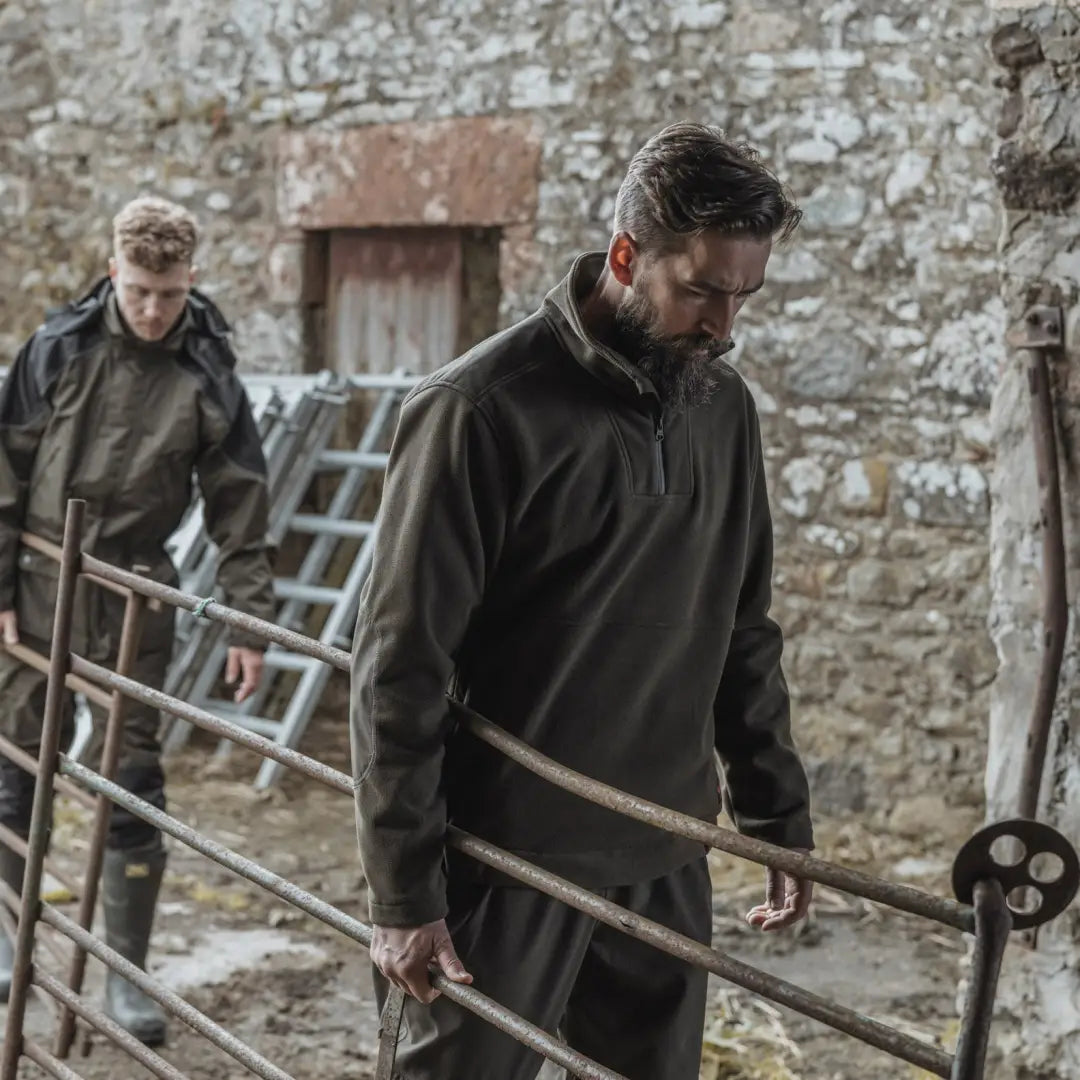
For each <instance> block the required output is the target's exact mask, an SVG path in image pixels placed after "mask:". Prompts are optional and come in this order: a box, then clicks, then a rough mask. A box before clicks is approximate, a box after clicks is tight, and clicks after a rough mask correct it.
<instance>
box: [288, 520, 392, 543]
mask: <svg viewBox="0 0 1080 1080" xmlns="http://www.w3.org/2000/svg"><path fill="white" fill-rule="evenodd" d="M289 528H290V529H292V530H293V532H298V533H312V534H316V535H321V536H340V537H342V538H343V539H354V540H363V539H364V537H366V536H369V535H370V534H371V531H372V529H374V528H375V523H374V522H373V521H350V520H349V519H347V518H331V517H323V516H322V515H321V514H293V516H292V518H291V519H290V520H289Z"/></svg>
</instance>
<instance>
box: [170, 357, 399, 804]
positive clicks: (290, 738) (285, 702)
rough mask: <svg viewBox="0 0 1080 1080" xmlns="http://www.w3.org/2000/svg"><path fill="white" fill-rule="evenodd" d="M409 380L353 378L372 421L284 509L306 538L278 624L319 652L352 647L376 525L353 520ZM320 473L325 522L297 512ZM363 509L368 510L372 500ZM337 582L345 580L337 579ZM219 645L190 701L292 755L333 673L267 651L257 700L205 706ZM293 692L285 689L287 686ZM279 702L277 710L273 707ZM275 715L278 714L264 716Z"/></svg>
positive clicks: (315, 468)
mask: <svg viewBox="0 0 1080 1080" xmlns="http://www.w3.org/2000/svg"><path fill="white" fill-rule="evenodd" d="M417 381H418V380H416V379H415V378H412V377H409V376H405V375H403V374H401V373H396V374H394V375H388V376H377V375H368V376H355V377H353V378H351V379H350V380H349V385H350V386H351V387H352V388H353V389H362V390H369V391H374V392H375V394H376V398H375V403H374V407H373V409H372V412H371V416H370V419H369V420H368V422H367V425H366V427H365V429H364V431H363V434H362V436H361V438H360V441H359V443H358V444H357V446H356V447H355V449H352V450H333V449H329V448H328V447H327V446H326V444H325V443H324V444H323V445H322V446H321V447H320V448H319V450H318V452H317V453H314V454H313V456H311V458H310V459H309V460H308V462H307V464H306V469H305V472H306V474H307V483H305V485H304V487H303V489H302V490H300V491H299V493H298V495H297V497H296V499H295V500H292V499H290V500H289V513H288V516H287V518H284V517H283V518H280V519H279V520H280V527H281V533H280V535H281V537H284V535H285V534H286V533H293V534H299V535H302V536H305V537H307V538H310V543H309V546H308V548H307V551H306V553H305V555H304V558H303V560H302V562H301V565H300V568H299V570H298V572H297V575H296V577H295V578H281V577H278V578H275V581H274V592H275V596H276V598H277V600H278V601H279V605H280V606H279V608H278V613H277V618H276V621H277V623H278V624H279V625H281V626H285V627H288V628H290V629H295V630H301V631H303V632H305V633H308V634H310V635H311V636H313V637H317V638H318V640H320V641H322V642H323V643H325V644H331V645H336V646H338V647H344V648H348V647H349V644H350V642H351V638H352V631H353V625H354V623H355V621H356V613H357V610H358V607H359V602H360V593H361V590H362V588H363V585H364V582H365V581H366V580H367V577H368V573H369V571H370V569H371V561H372V555H373V551H374V533H375V521H374V520H367V521H363V520H357V509H358V507H359V506H360V505H361V502H362V501H363V500H364V496H365V495H366V494H367V493H368V491H369V487H370V486H371V484H372V483H373V482H374V481H381V478H382V475H383V473H384V471H385V469H386V462H387V456H388V455H387V449H388V447H389V443H390V440H391V437H392V435H393V429H394V424H395V423H396V420H397V413H398V407H399V406H400V404H401V400H402V398H403V397H404V396H405V394H406V393H407V392H408V391H409V390H410V389H411V388H412V387H413V386H415V385H416V382H417ZM316 473H322V474H336V475H337V476H338V483H337V487H336V490H335V491H334V494H333V496H332V497H331V499H330V502H329V505H328V507H327V510H326V513H324V514H306V513H299V512H298V511H297V506H298V505H299V502H300V501H301V500H302V498H303V494H304V492H305V491H306V489H307V485H308V484H310V481H311V478H312V476H314V475H315V474H316ZM368 502H370V503H372V504H374V499H369V500H368ZM350 551H353V552H354V554H352V555H351V556H348V567H347V570H346V571H345V574H344V581H343V582H342V583H341V584H340V585H331V584H328V583H327V580H326V579H327V575H328V572H329V571H330V570H331V567H334V566H337V567H338V568H339V571H340V564H341V561H342V555H343V554H344V555H348V552H350ZM337 580H339V581H340V580H341V578H340V573H339V576H338V579H337ZM225 652H226V647H225V644H224V639H223V638H222V639H219V641H218V642H217V646H216V648H215V649H214V650H213V651H212V652H211V653H209V654H208V656H207V660H206V663H205V664H203V665H202V667H201V669H200V672H199V676H198V677H197V678H196V679H195V680H193V681H192V684H191V691H192V692H191V694H190V696H189V697H188V699H187V700H190V701H192V702H193V703H194V704H196V705H199V706H200V707H202V708H205V709H208V710H210V711H211V712H215V713H218V714H219V715H221V716H224V717H226V718H227V719H229V720H232V721H234V722H235V723H238V724H241V725H243V726H244V727H247V728H248V729H249V730H252V731H256V732H258V733H259V734H261V735H265V736H267V737H268V738H272V739H274V740H275V741H276V742H278V743H279V744H280V745H283V746H287V747H290V748H295V747H296V746H297V745H298V744H299V742H300V739H301V738H302V736H303V733H304V731H305V730H306V728H307V725H308V723H309V722H310V720H311V716H312V714H313V713H314V711H315V709H316V707H317V705H318V703H319V700H320V699H321V697H322V694H323V691H324V690H325V687H326V684H327V681H328V679H329V676H330V669H329V668H328V667H327V666H326V665H325V664H320V663H318V662H317V661H316V660H314V659H312V658H311V657H307V656H302V655H298V654H295V653H290V652H288V651H286V650H284V649H282V648H280V647H278V646H275V645H272V646H271V647H270V648H269V649H268V650H267V652H266V657H265V671H264V674H263V679H262V682H261V684H260V686H259V688H258V689H257V690H256V692H255V693H254V694H253V695H252V696H251V697H250V698H249V699H248V700H247V701H245V702H243V703H242V704H240V705H237V704H235V703H234V702H232V701H227V700H222V699H220V698H213V697H211V696H210V695H211V693H212V691H213V689H214V686H215V684H216V683H217V681H218V679H219V677H220V674H221V670H222V667H223V665H224V661H225ZM293 683H294V685H291V687H290V684H293ZM272 703H276V706H277V707H273V708H271V707H270V706H271V704H272ZM268 711H272V712H273V713H275V714H279V715H273V716H270V715H266V713H267V712H268ZM186 738H187V725H185V724H183V722H182V721H175V722H174V724H173V727H172V729H171V731H170V734H169V738H168V740H167V741H166V747H167V748H168V749H176V748H177V747H178V746H180V745H182V743H183V742H184V740H186ZM279 775H280V767H279V766H278V765H277V763H275V762H273V761H269V760H266V761H264V762H263V764H262V766H261V768H260V770H259V773H258V776H257V777H256V780H255V786H256V787H257V788H267V787H270V786H272V785H273V784H274V783H275V782H276V780H277V779H278V776H279Z"/></svg>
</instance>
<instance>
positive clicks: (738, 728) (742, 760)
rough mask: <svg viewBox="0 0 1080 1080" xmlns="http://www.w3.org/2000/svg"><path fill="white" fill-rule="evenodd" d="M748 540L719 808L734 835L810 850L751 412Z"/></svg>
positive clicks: (719, 736) (725, 685)
mask: <svg viewBox="0 0 1080 1080" xmlns="http://www.w3.org/2000/svg"><path fill="white" fill-rule="evenodd" d="M751 420H752V425H751V438H752V439H753V441H754V444H755V445H754V446H753V447H752V454H753V455H754V457H755V468H754V470H753V478H752V489H751V510H750V530H749V538H748V539H749V542H748V545H747V553H746V562H745V565H744V569H743V582H742V589H741V591H740V594H739V604H738V609H737V612H736V616H735V625H734V629H733V631H732V636H731V645H730V648H729V651H728V655H727V660H726V662H725V665H724V673H723V676H722V678H721V682H720V689H719V692H718V694H717V696H716V703H715V706H714V717H715V725H716V750H717V753H718V755H719V758H720V763H721V766H722V772H723V787H722V794H723V800H724V808H725V810H727V812H728V814H729V815H730V816H731V818H732V820H733V821H734V822H735V826H736V828H737V829H738V830H739V832H741V833H744V834H746V835H747V836H752V837H754V838H756V839H758V840H766V841H768V842H770V843H773V844H779V845H781V846H783V847H790V848H807V849H810V848H812V847H813V846H814V835H813V829H812V826H811V822H810V791H809V785H808V784H807V779H806V772H805V770H804V769H803V765H802V761H801V760H800V758H799V755H798V752H797V751H796V749H795V745H794V743H793V741H792V737H791V702H790V698H789V695H788V688H787V683H786V681H785V679H784V673H783V670H782V668H781V662H780V661H781V654H782V653H783V648H784V639H783V634H782V633H781V630H780V627H779V626H777V624H776V623H775V622H774V621H773V620H772V619H771V618H770V617H769V607H770V604H771V601H772V566H773V532H772V517H771V515H770V513H769V497H768V493H767V491H766V484H765V470H764V466H763V464H762V460H761V459H762V454H761V436H760V432H759V430H758V425H757V419H756V416H755V415H754V414H753V409H752V407H751Z"/></svg>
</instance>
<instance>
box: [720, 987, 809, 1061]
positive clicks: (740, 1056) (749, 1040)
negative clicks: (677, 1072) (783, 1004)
mask: <svg viewBox="0 0 1080 1080" xmlns="http://www.w3.org/2000/svg"><path fill="white" fill-rule="evenodd" d="M800 1056H801V1055H800V1053H799V1048H798V1047H797V1046H796V1045H795V1043H793V1042H792V1041H791V1038H790V1037H789V1036H788V1034H787V1031H786V1030H785V1029H784V1025H783V1022H782V1021H781V1018H780V1012H779V1010H778V1009H776V1008H774V1007H773V1006H772V1005H770V1004H768V1003H767V1002H765V1001H760V1000H758V999H757V998H755V997H753V996H752V995H750V994H747V993H745V992H743V991H740V990H721V991H720V992H719V993H718V994H717V997H716V1004H715V1006H714V1009H713V1014H712V1017H711V1019H710V1022H709V1024H708V1026H707V1027H706V1030H705V1041H704V1045H703V1048H702V1054H701V1080H801V1078H800V1076H799V1074H798V1073H797V1072H794V1071H793V1069H792V1063H794V1062H797V1061H798V1060H799V1058H800Z"/></svg>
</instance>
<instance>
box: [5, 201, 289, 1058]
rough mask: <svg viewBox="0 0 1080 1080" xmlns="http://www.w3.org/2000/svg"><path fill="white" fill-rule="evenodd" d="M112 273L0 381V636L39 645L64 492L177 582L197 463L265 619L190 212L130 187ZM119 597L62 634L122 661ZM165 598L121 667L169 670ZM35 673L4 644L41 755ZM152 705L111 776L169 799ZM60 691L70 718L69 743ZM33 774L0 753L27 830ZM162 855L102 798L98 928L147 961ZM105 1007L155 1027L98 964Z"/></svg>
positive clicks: (128, 556)
mask: <svg viewBox="0 0 1080 1080" xmlns="http://www.w3.org/2000/svg"><path fill="white" fill-rule="evenodd" d="M113 242H114V248H113V256H112V258H111V259H110V260H109V276H108V277H106V278H103V279H102V280H101V281H100V282H98V284H97V285H96V286H95V287H94V288H93V290H92V291H91V292H90V293H88V294H87V295H86V296H84V297H83V298H82V299H81V300H77V301H75V302H74V303H72V304H69V305H68V306H67V307H65V308H63V309H61V310H60V311H58V312H56V313H55V314H53V315H51V316H50V317H49V318H47V319H46V320H45V322H44V324H43V325H42V326H40V327H39V328H38V329H37V331H36V332H35V333H34V334H33V335H32V337H31V338H30V340H29V341H28V342H27V343H26V345H25V346H24V347H23V348H22V349H21V350H20V351H19V354H18V356H17V357H16V359H15V362H14V364H13V365H12V368H11V371H10V372H9V373H8V376H7V379H6V380H5V382H4V386H3V391H2V392H0V636H2V640H3V642H4V643H5V644H13V643H16V642H19V641H20V640H21V641H22V642H23V643H24V644H25V645H28V646H30V647H31V648H33V649H35V650H36V651H38V652H41V653H48V651H49V640H50V637H51V633H52V622H53V606H54V604H55V602H56V585H57V576H58V567H57V565H56V563H55V562H53V561H52V560H50V559H49V558H48V557H47V556H45V555H42V554H41V553H39V552H37V551H35V550H33V549H31V548H27V547H22V546H21V545H20V542H19V534H20V533H21V532H22V531H24V530H25V531H27V532H32V533H36V534H38V535H39V536H43V537H45V539H47V540H53V541H59V540H61V539H62V535H63V529H64V516H65V508H66V504H67V500H68V499H71V498H77V499H85V500H86V517H85V532H84V536H83V550H84V551H87V552H89V553H90V554H93V555H97V556H98V557H99V558H102V559H105V560H106V561H108V562H112V563H115V564H118V565H120V566H122V567H124V568H131V567H133V566H136V565H140V564H142V565H145V566H146V567H148V568H149V570H148V573H149V576H150V577H153V578H155V579H156V580H158V581H164V582H166V583H169V584H173V585H175V584H176V582H177V578H176V571H175V569H174V568H173V566H172V564H171V562H170V561H169V557H168V555H167V554H166V551H165V542H166V540H168V538H169V536H170V535H171V534H172V533H173V532H174V531H175V529H176V527H177V526H178V525H179V523H180V519H181V518H182V517H183V515H184V512H185V511H186V510H187V508H188V505H189V503H190V502H191V494H192V478H193V476H197V477H198V482H199V487H200V489H201V491H202V495H203V503H204V517H205V520H206V525H207V528H208V530H209V532H210V535H211V537H212V539H213V540H214V542H215V543H216V545H217V548H218V553H219V560H218V582H219V584H220V585H221V586H222V589H223V591H224V594H225V600H226V603H228V604H230V605H232V606H233V607H237V608H240V609H241V610H243V611H246V612H249V613H250V614H252V615H257V616H259V617H261V618H264V619H273V617H274V597H273V578H272V575H271V567H270V561H269V546H268V542H267V505H268V499H267V488H266V463H265V461H264V460H263V453H262V444H261V442H260V439H259V432H258V429H257V428H256V426H255V421H254V418H253V417H252V415H251V407H250V405H249V404H248V400H247V396H246V395H245V393H244V389H243V386H242V385H241V384H240V380H239V378H238V377H237V375H236V372H235V371H234V368H235V366H236V357H235V356H234V355H233V352H232V349H231V347H230V345H229V339H228V325H227V324H226V322H225V319H224V318H223V317H222V315H221V312H220V311H218V309H217V308H216V307H215V306H214V304H213V303H212V302H211V301H210V299H209V298H208V297H207V296H205V295H203V294H202V293H200V292H199V291H198V290H196V289H194V288H193V287H192V283H193V281H194V279H195V267H194V265H193V258H194V254H195V249H196V245H197V243H198V231H197V227H196V223H195V219H194V218H193V217H192V215H191V214H190V213H189V212H188V211H187V210H186V209H184V208H183V207H182V206H178V205H176V204H175V203H171V202H168V201H166V200H164V199H157V198H149V197H148V198H141V199H136V200H135V201H133V202H131V203H129V204H128V205H127V206H125V207H124V208H123V209H122V210H121V211H120V213H119V214H118V215H117V216H116V218H115V220H114V222H113ZM123 615H124V600H123V598H122V597H120V596H117V595H115V594H113V593H111V592H107V591H105V590H104V589H101V588H99V587H95V586H88V585H87V583H86V582H81V583H80V585H79V589H78V591H77V593H76V603H75V615H74V621H73V628H72V650H73V651H74V652H76V653H78V654H79V655H81V656H84V657H87V658H89V659H91V660H95V661H97V662H98V663H102V664H105V665H107V666H113V665H114V663H115V661H116V656H117V650H118V648H119V645H120V629H121V625H122V623H123ZM173 619H174V613H173V610H172V609H171V608H164V609H163V610H162V611H159V612H152V611H147V613H146V616H145V619H144V621H143V633H142V638H141V642H140V648H139V652H138V655H137V657H136V659H135V662H134V664H133V666H132V670H131V675H132V677H133V678H135V679H138V680H139V681H140V682H142V683H145V684H148V685H149V686H152V687H160V686H161V685H162V683H163V682H164V679H165V672H166V669H167V667H168V664H169V660H170V657H171V654H172V644H173ZM229 645H230V648H229V652H228V662H227V671H226V677H227V679H228V680H229V681H232V682H239V686H238V688H237V690H236V699H237V700H238V701H242V700H243V699H244V698H245V697H247V696H248V695H250V694H251V693H252V691H253V690H254V689H255V687H256V685H257V683H258V681H259V677H260V673H261V671H262V665H263V649H264V645H263V643H262V642H261V641H260V640H259V639H258V638H254V637H251V636H249V635H245V634H241V633H235V632H232V633H231V634H230V641H229ZM45 683H46V679H45V676H44V675H42V674H41V673H40V672H38V671H35V670H33V669H32V668H28V667H25V666H24V665H23V664H21V663H20V662H19V661H18V660H17V659H16V658H15V657H13V656H12V655H10V654H7V653H0V732H2V733H3V734H4V735H5V736H7V738H8V739H10V740H11V741H12V742H14V743H15V744H16V745H18V746H20V747H22V748H23V749H25V750H28V751H30V752H31V753H32V754H33V755H34V756H35V757H36V756H37V753H38V747H39V744H40V741H41V727H42V714H43V711H44V707H45ZM92 711H94V712H95V720H96V721H98V723H96V724H95V731H94V735H95V737H94V739H93V740H92V741H91V746H90V750H89V756H90V758H91V761H92V762H93V761H95V760H96V758H97V757H98V756H99V755H100V751H101V748H102V742H103V739H102V736H103V734H104V728H103V724H102V723H101V721H103V719H104V711H103V710H101V709H99V708H98V707H97V706H94V707H93V709H92ZM159 719H160V717H159V713H158V711H157V710H156V709H152V708H150V707H149V706H147V705H143V704H140V703H139V702H136V701H128V704H127V714H126V717H125V724H124V733H123V734H124V739H123V744H122V747H121V754H120V764H119V768H118V770H117V776H116V779H117V782H118V783H119V784H121V785H122V786H123V787H125V788H127V789H128V790H129V791H131V792H133V793H134V794H136V795H138V796H140V797H141V798H143V799H145V800H147V801H148V802H150V803H153V804H154V805H155V806H158V807H160V808H162V809H163V808H164V806H165V794H164V783H165V777H164V774H163V772H162V768H161V744H160V742H159V741H158V725H159ZM72 728H73V711H72V708H71V702H70V700H69V701H66V702H65V709H64V716H63V734H62V739H63V740H64V741H63V742H62V743H61V745H62V746H63V745H66V741H67V740H68V739H69V738H70V735H71V732H72ZM33 796H34V778H33V777H32V776H31V775H30V774H29V773H26V772H24V771H23V770H22V769H21V768H20V767H19V766H18V765H16V764H15V763H14V762H12V761H9V760H7V759H6V758H2V757H0V822H2V823H3V824H5V825H6V826H8V828H10V829H13V830H14V831H15V832H16V833H18V834H19V835H20V836H22V837H24V838H25V837H26V835H27V832H28V829H29V825H30V811H31V807H32V804H33ZM23 871H24V864H23V859H22V857H21V856H20V855H19V854H17V853H16V852H15V851H12V850H11V849H10V848H7V847H4V846H0V877H2V878H3V880H4V881H6V882H7V883H8V885H10V886H11V887H12V888H13V889H14V890H15V891H16V892H18V891H19V890H20V889H21V887H22V879H23ZM164 872H165V847H164V845H163V843H162V837H161V833H160V832H159V831H158V830H157V829H156V828H154V827H153V826H152V825H148V824H147V823H146V822H144V821H143V820H142V819H141V818H137V817H135V816H134V815H133V814H131V813H128V812H127V811H125V810H123V809H121V808H120V807H113V810H112V815H111V818H110V825H109V833H108V839H107V841H106V850H105V863H104V870H103V877H102V903H103V906H104V909H105V927H106V940H107V942H108V944H109V945H110V946H112V948H114V949H115V950H116V951H117V952H119V953H121V954H122V955H123V956H124V957H126V958H127V959H128V960H130V961H131V962H132V963H134V964H136V965H138V966H139V967H145V965H146V952H147V947H148V944H149V940H150V931H151V927H152V925H153V920H154V909H155V905H156V903H157V897H158V891H159V889H160V887H161V881H162V876H163V874H164ZM11 963H12V946H11V942H10V940H9V939H8V937H7V935H6V934H4V933H2V932H0V1000H4V1001H6V1000H7V995H8V992H9V990H10V983H11ZM105 1007H106V1011H107V1012H108V1013H109V1014H110V1015H111V1016H112V1017H113V1019H114V1020H116V1021H117V1022H118V1023H119V1024H120V1025H121V1026H122V1027H124V1028H126V1029H127V1030H128V1031H129V1032H131V1033H132V1034H133V1035H135V1036H136V1037H137V1038H139V1039H141V1040H142V1041H143V1042H145V1043H147V1044H148V1045H157V1044H160V1043H162V1042H163V1041H164V1040H165V1017H164V1014H163V1012H162V1010H161V1008H160V1006H159V1005H158V1004H157V1003H156V1002H155V1001H153V1000H152V999H151V998H149V997H147V996H146V995H145V994H143V993H142V991H140V990H139V989H137V988H136V987H135V986H132V985H131V984H130V983H128V982H127V981H126V980H124V979H122V978H121V977H120V976H119V975H117V974H116V973H115V972H113V971H111V970H110V971H109V973H108V976H107V981H106V986H105Z"/></svg>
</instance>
